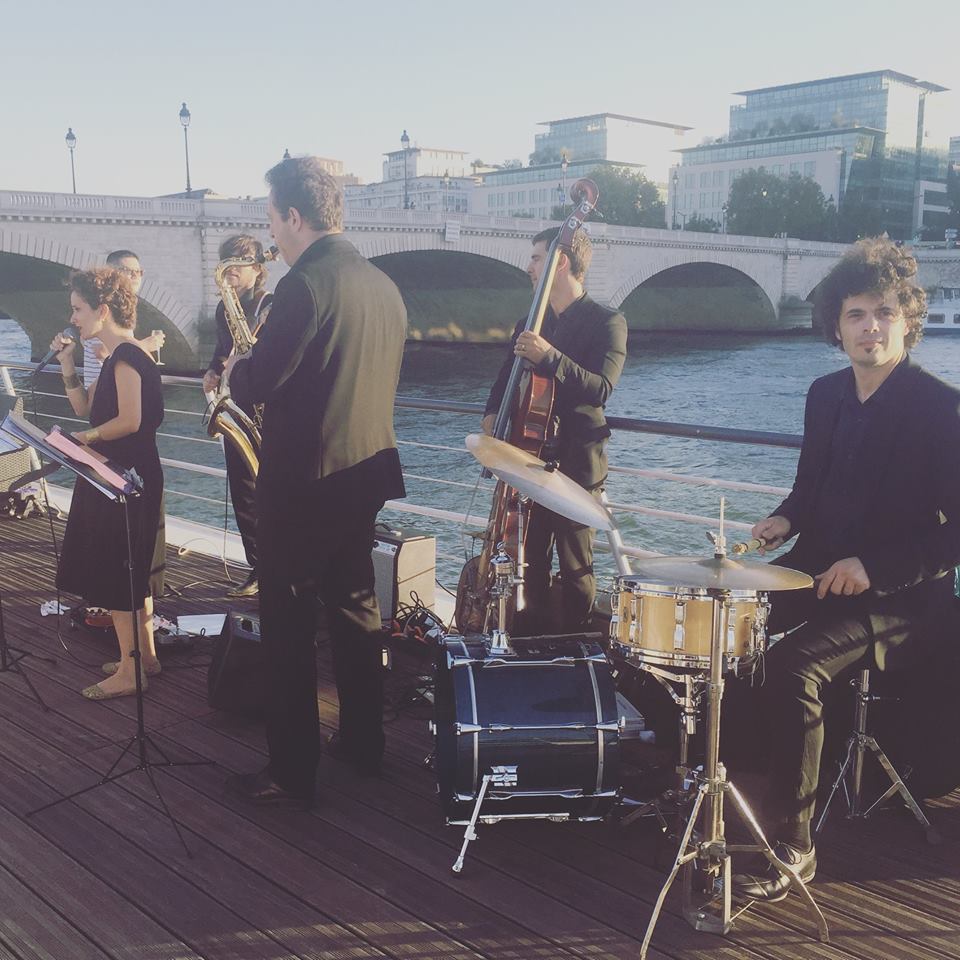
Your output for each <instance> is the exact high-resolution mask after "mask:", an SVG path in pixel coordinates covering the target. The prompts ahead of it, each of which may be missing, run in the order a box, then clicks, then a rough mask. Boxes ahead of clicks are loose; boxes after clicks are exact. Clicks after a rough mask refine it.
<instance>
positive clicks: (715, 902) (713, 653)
mask: <svg viewBox="0 0 960 960" xmlns="http://www.w3.org/2000/svg"><path fill="white" fill-rule="evenodd" d="M716 551H717V552H716V556H717V558H718V559H719V558H721V557H723V556H725V554H726V551H725V548H724V544H723V539H722V536H721V537H718V538H717V541H716ZM707 593H708V594H709V596H710V597H711V598H712V600H713V620H712V635H711V644H710V674H709V679H708V681H707V684H706V692H707V729H706V757H705V760H704V766H703V771H702V772H699V771H698V772H695V773H694V778H695V780H696V781H697V787H696V790H697V793H696V796H695V797H694V800H693V807H692V808H691V810H690V817H689V819H688V821H687V825H686V829H685V830H684V832H683V837H682V839H681V841H680V849H679V851H678V852H677V858H676V860H675V861H674V864H673V868H672V870H671V871H670V874H669V876H668V877H667V879H666V882H665V883H664V885H663V887H662V888H661V890H660V895H659V896H658V897H657V902H656V903H655V904H654V907H653V913H652V914H651V916H650V922H649V924H648V925H647V931H646V934H645V935H644V938H643V944H642V946H641V948H640V960H645V958H646V955H647V949H648V947H649V946H650V940H651V938H652V936H653V930H654V927H655V926H656V923H657V920H658V918H659V916H660V911H661V909H662V908H663V904H664V901H665V900H666V898H667V893H668V892H669V890H670V886H671V885H672V883H673V881H674V880H675V879H676V877H677V874H678V873H680V871H681V868H682V869H683V880H682V883H683V894H682V911H683V916H684V918H685V919H686V920H687V922H688V923H689V924H690V925H691V926H692V927H693V928H694V929H695V930H704V931H707V932H709V933H719V934H725V933H727V932H728V931H729V930H730V928H731V927H732V925H733V921H734V919H735V916H733V915H732V913H731V902H730V901H731V897H730V886H731V883H730V877H731V869H730V854H731V853H762V854H763V855H764V856H765V857H766V858H767V860H768V861H769V862H770V863H771V864H772V865H773V866H774V867H775V868H776V869H777V870H778V871H779V872H780V873H781V874H783V875H784V876H785V877H787V878H788V879H789V880H790V885H791V886H792V887H793V888H794V889H795V890H796V891H797V893H799V894H800V895H801V896H802V897H803V898H804V900H806V902H807V906H808V908H809V909H810V911H811V913H812V914H813V916H814V919H815V920H816V925H817V934H818V938H819V939H820V940H821V941H822V942H824V943H826V942H829V939H830V935H829V932H828V930H827V922H826V920H825V919H824V916H823V914H822V913H821V911H820V908H819V907H818V906H817V904H816V902H815V901H814V899H813V897H812V895H811V894H810V891H809V890H808V889H807V887H806V886H805V885H804V884H803V883H801V881H800V877H799V875H798V874H797V873H796V871H795V870H794V869H793V868H792V867H788V866H787V865H786V864H784V863H782V862H781V861H780V860H778V859H777V857H776V855H775V854H774V852H773V849H772V848H771V846H770V843H769V842H768V841H767V838H766V837H765V836H764V835H763V831H762V830H761V829H760V825H759V823H757V820H756V817H754V815H753V811H752V810H751V809H750V807H749V806H748V805H747V802H746V800H744V798H743V796H742V795H741V793H740V791H739V790H737V788H736V787H735V786H734V785H733V783H731V781H730V780H728V779H727V771H726V768H725V767H724V765H723V764H722V763H720V759H719V753H720V701H721V699H722V697H723V673H722V670H723V629H722V627H723V604H724V601H725V600H727V599H729V595H730V591H729V590H718V589H713V588H710V589H708V590H707ZM726 794H729V795H730V798H731V800H732V801H733V804H734V807H735V808H736V811H737V813H739V815H740V818H741V819H742V820H743V822H744V823H745V824H746V826H747V829H748V830H749V831H750V834H751V836H752V837H753V840H754V842H753V843H749V844H729V843H727V840H726V837H725V836H724V823H723V798H724V796H725V795H726ZM701 808H702V809H703V812H704V817H703V829H702V832H701V833H697V834H696V835H695V827H696V825H697V820H698V818H699V816H700V812H701ZM695 880H696V887H697V889H696V890H695V889H694V887H695ZM695 893H701V894H702V896H701V897H699V898H696V899H697V900H698V902H695ZM747 906H749V904H747ZM745 909H747V907H743V908H742V909H741V910H739V911H738V912H737V913H738V915H739V913H742V912H743V910H745Z"/></svg>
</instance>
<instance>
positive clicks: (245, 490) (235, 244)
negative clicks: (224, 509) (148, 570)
mask: <svg viewBox="0 0 960 960" xmlns="http://www.w3.org/2000/svg"><path fill="white" fill-rule="evenodd" d="M220 259H221V260H228V259H230V260H233V259H244V260H249V261H250V263H249V264H244V265H239V264H235V265H233V266H230V267H227V269H226V270H225V271H224V274H223V275H224V279H225V280H226V282H227V283H228V284H229V285H230V286H231V287H233V289H234V291H235V292H236V294H237V299H238V300H239V301H240V306H241V307H242V309H243V314H244V318H245V321H246V323H247V325H248V327H249V329H250V332H251V333H253V332H254V331H255V330H256V329H257V328H258V327H259V326H260V324H261V323H263V321H264V320H266V317H267V313H268V312H269V310H270V303H271V301H272V300H273V294H271V293H267V290H266V284H267V270H266V267H265V266H264V263H263V260H264V256H263V246H262V245H261V243H260V241H259V240H256V239H254V238H253V237H251V236H248V235H246V234H239V235H237V236H234V237H228V238H227V239H226V240H224V241H223V243H221V244H220ZM215 322H216V327H217V344H216V346H215V347H214V351H213V357H212V358H211V360H210V363H209V365H208V368H207V371H206V373H204V375H203V390H204V393H207V394H209V393H215V392H216V391H217V390H218V388H219V386H220V380H221V377H222V376H223V366H224V364H225V363H226V361H227V357H229V356H230V354H231V353H233V350H234V342H233V337H232V336H231V334H230V327H229V325H228V323H227V317H226V310H225V308H224V304H223V301H222V300H221V301H220V303H219V304H217V312H216V318H215ZM233 401H234V403H236V404H237V405H238V406H239V407H240V409H241V410H243V412H244V413H246V414H247V416H249V417H251V418H253V416H254V411H253V404H251V403H248V402H245V401H244V399H243V397H237V396H234V397H233ZM223 452H224V458H225V460H226V466H227V482H228V484H229V486H230V500H231V502H232V503H233V513H234V516H235V517H236V518H237V527H238V529H239V531H240V539H241V540H242V542H243V550H244V553H245V554H246V558H247V565H248V566H249V567H250V574H249V576H248V577H247V579H246V580H245V581H244V582H243V583H241V584H239V585H238V586H236V587H232V588H231V589H229V590H228V591H227V596H228V597H254V596H256V595H257V593H258V591H259V580H258V574H257V508H256V485H257V482H256V481H257V478H256V477H255V476H254V475H253V474H251V472H250V469H249V467H248V465H247V464H246V463H245V462H244V460H243V457H242V456H241V455H240V453H239V452H238V451H237V449H236V447H234V445H233V444H231V443H225V444H224V447H223Z"/></svg>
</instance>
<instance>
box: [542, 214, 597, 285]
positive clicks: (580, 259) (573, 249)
mask: <svg viewBox="0 0 960 960" xmlns="http://www.w3.org/2000/svg"><path fill="white" fill-rule="evenodd" d="M559 236H560V228H559V227H548V228H547V229H546V230H541V231H540V232H539V233H538V234H537V235H536V236H535V237H534V238H533V240H532V241H531V243H535V244H536V243H545V244H546V245H547V247H548V248H549V247H550V244H551V243H553V241H554V240H555V239H556V238H557V237H559ZM563 252H564V253H565V254H566V255H567V259H568V260H569V261H570V273H571V275H572V276H573V279H574V280H580V281H581V282H582V281H583V278H584V277H585V276H586V275H587V271H588V270H589V269H590V260H591V259H592V257H593V247H592V246H591V244H590V236H589V235H588V233H587V231H586V230H578V231H577V232H576V233H575V234H574V235H573V243H572V244H571V245H570V249H569V250H564V251H563Z"/></svg>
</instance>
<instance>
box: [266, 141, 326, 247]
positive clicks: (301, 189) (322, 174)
mask: <svg viewBox="0 0 960 960" xmlns="http://www.w3.org/2000/svg"><path fill="white" fill-rule="evenodd" d="M265 179H266V181H267V185H268V186H269V187H270V198H271V200H272V201H273V205H274V207H276V209H277V211H278V212H279V214H280V216H281V217H282V218H283V219H284V220H286V219H287V217H288V215H289V212H290V208H291V207H293V208H294V209H295V210H297V212H298V213H299V214H300V216H301V217H302V218H303V220H304V222H305V223H306V224H307V225H308V226H310V227H311V228H312V229H314V230H332V231H338V230H342V229H343V193H342V192H341V190H340V188H339V187H338V186H337V181H336V180H334V179H333V177H331V176H330V174H329V173H327V171H326V170H324V168H323V161H322V160H321V159H320V158H319V157H288V158H287V159H285V160H281V161H280V163H278V164H277V165H276V166H275V167H271V168H270V169H269V170H268V171H267V176H266V178H265Z"/></svg>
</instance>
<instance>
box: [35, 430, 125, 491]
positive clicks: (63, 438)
mask: <svg viewBox="0 0 960 960" xmlns="http://www.w3.org/2000/svg"><path fill="white" fill-rule="evenodd" d="M44 440H46V441H47V443H49V444H50V446H51V447H53V448H54V449H55V450H59V451H60V452H61V453H65V454H66V455H67V456H68V457H70V459H71V460H77V461H78V462H80V463H85V464H86V465H87V466H88V467H92V468H93V469H94V470H96V471H97V473H98V474H100V476H101V477H102V478H103V479H104V480H106V481H107V483H109V484H110V485H111V486H113V487H116V489H117V490H119V491H120V492H121V493H122V492H123V491H125V490H126V489H127V487H128V486H129V485H130V481H129V480H128V479H127V478H126V477H125V476H124V475H123V474H121V473H118V472H117V471H116V470H115V469H114V468H113V466H112V465H111V463H110V461H109V460H107V458H106V457H104V456H102V455H101V454H99V453H97V451H96V450H94V449H92V448H91V447H88V446H86V445H85V444H82V443H81V442H80V441H79V440H75V439H74V438H73V437H71V436H70V435H69V434H66V433H64V432H63V431H62V430H61V429H60V427H58V426H57V427H54V428H53V429H52V430H51V431H50V432H49V433H48V434H47V435H46V436H45V437H44Z"/></svg>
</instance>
